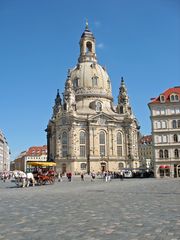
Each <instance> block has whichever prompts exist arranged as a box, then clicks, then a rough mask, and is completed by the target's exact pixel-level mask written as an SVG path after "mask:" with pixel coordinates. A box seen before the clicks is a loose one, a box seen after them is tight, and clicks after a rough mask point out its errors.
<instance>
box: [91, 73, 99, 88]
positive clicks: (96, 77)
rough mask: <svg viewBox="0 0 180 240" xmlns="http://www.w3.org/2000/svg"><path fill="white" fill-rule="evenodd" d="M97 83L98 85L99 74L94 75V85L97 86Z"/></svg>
mask: <svg viewBox="0 0 180 240" xmlns="http://www.w3.org/2000/svg"><path fill="white" fill-rule="evenodd" d="M97 85H98V76H96V75H95V74H94V76H93V77H92V86H93V87H96V86H97Z"/></svg>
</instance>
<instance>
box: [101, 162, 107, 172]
mask: <svg viewBox="0 0 180 240" xmlns="http://www.w3.org/2000/svg"><path fill="white" fill-rule="evenodd" d="M106 171H107V168H106V163H104V162H102V163H101V172H106Z"/></svg>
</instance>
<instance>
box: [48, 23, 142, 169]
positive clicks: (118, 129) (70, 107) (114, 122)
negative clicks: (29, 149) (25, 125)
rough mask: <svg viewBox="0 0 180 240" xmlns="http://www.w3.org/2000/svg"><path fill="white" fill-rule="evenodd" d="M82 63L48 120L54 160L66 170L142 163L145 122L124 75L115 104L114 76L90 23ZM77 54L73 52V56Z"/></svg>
mask: <svg viewBox="0 0 180 240" xmlns="http://www.w3.org/2000/svg"><path fill="white" fill-rule="evenodd" d="M79 44H80V55H79V58H78V61H77V64H76V66H75V67H74V68H73V69H69V70H68V74H67V79H66V82H65V90H64V92H63V100H62V98H61V96H60V94H59V90H58V91H57V95H56V98H55V104H54V107H53V114H52V118H51V119H50V120H49V123H48V126H47V129H46V131H47V146H48V160H49V161H51V160H54V161H55V162H56V163H57V170H58V171H61V172H62V173H64V172H68V171H71V172H72V173H79V172H82V171H85V172H88V173H90V172H103V171H113V172H114V171H119V170H122V169H133V170H134V171H136V170H138V169H139V156H138V134H139V125H138V122H137V120H136V118H135V116H134V114H133V111H132V108H131V105H130V101H129V97H128V93H127V88H126V86H125V81H124V79H123V78H121V84H120V88H119V95H118V104H117V106H115V105H114V100H113V96H112V89H111V80H110V77H109V75H108V72H107V70H106V68H105V67H103V66H101V65H99V63H98V60H97V56H96V48H95V47H96V41H95V38H94V35H93V33H92V32H91V31H90V30H89V27H88V24H87V23H86V28H85V31H84V32H83V34H82V36H81V38H80V43H79ZM70 57H71V56H70Z"/></svg>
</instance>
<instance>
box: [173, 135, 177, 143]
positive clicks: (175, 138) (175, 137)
mask: <svg viewBox="0 0 180 240" xmlns="http://www.w3.org/2000/svg"><path fill="white" fill-rule="evenodd" d="M173 140H174V142H178V136H177V134H174V135H173Z"/></svg>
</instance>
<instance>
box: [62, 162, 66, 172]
mask: <svg viewBox="0 0 180 240" xmlns="http://www.w3.org/2000/svg"><path fill="white" fill-rule="evenodd" d="M64 173H66V164H65V163H63V164H62V174H64Z"/></svg>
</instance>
